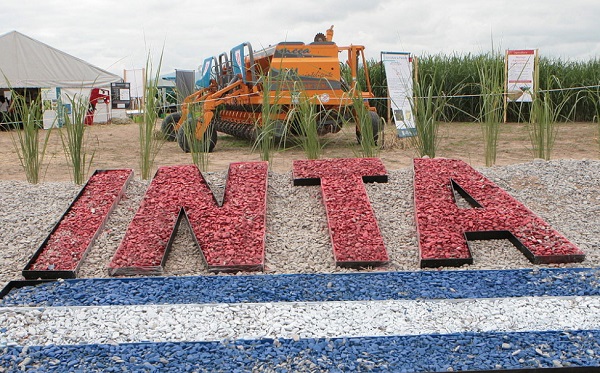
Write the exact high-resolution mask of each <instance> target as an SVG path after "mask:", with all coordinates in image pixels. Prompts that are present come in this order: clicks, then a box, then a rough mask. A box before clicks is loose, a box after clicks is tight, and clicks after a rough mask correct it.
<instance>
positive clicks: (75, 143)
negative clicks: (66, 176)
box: [60, 94, 95, 185]
mask: <svg viewBox="0 0 600 373" xmlns="http://www.w3.org/2000/svg"><path fill="white" fill-rule="evenodd" d="M67 97H68V99H69V103H70V104H71V113H70V114H69V113H68V112H67V110H63V114H64V115H63V118H64V126H63V127H62V128H61V129H60V139H61V142H62V147H63V150H64V153H65V157H66V158H67V164H68V165H69V171H70V173H71V178H72V179H73V182H74V183H75V184H78V185H81V184H83V183H84V182H85V180H86V179H87V174H88V172H89V170H90V168H91V165H92V162H93V160H94V154H95V150H94V149H90V148H89V147H88V145H89V138H88V137H87V136H86V134H87V132H86V130H85V129H86V124H85V116H86V114H87V112H88V107H89V100H88V98H87V97H84V96H82V95H81V94H78V95H74V96H72V97H71V96H67Z"/></svg>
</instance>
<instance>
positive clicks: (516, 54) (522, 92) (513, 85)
mask: <svg viewBox="0 0 600 373" xmlns="http://www.w3.org/2000/svg"><path fill="white" fill-rule="evenodd" d="M538 61H539V54H538V50H537V49H516V50H507V51H506V57H505V59H504V62H505V67H504V71H505V79H504V81H505V83H504V97H505V100H504V121H505V122H506V113H507V108H508V103H509V102H521V103H523V102H532V101H533V95H534V92H535V90H536V89H537V88H538V87H536V84H537V79H536V76H537V70H538Z"/></svg>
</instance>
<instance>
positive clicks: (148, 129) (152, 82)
mask: <svg viewBox="0 0 600 373" xmlns="http://www.w3.org/2000/svg"><path fill="white" fill-rule="evenodd" d="M162 58H163V54H162V53H161V55H160V59H159V62H158V66H157V68H156V71H155V72H154V70H153V68H154V66H153V64H152V61H151V59H150V54H148V58H147V59H146V78H145V87H144V108H143V110H144V114H143V116H142V121H141V123H139V142H140V169H141V172H142V179H144V180H148V179H150V178H151V177H152V169H153V168H154V161H155V159H156V155H157V154H158V152H159V151H160V148H161V147H162V144H163V143H164V137H163V136H157V135H156V134H155V130H154V128H155V124H156V120H157V119H158V110H159V92H158V82H159V80H160V68H161V65H162ZM153 72H154V76H153Z"/></svg>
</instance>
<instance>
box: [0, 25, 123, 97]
mask: <svg viewBox="0 0 600 373" xmlns="http://www.w3.org/2000/svg"><path fill="white" fill-rule="evenodd" d="M120 81H122V79H121V77H119V76H117V75H115V74H111V73H109V72H108V71H105V70H102V69H100V68H98V67H96V66H93V65H91V64H89V63H87V62H85V61H83V60H81V59H79V58H77V57H73V56H71V55H69V54H67V53H65V52H62V51H59V50H58V49H55V48H52V47H51V46H49V45H46V44H44V43H42V42H40V41H37V40H35V39H32V38H30V37H29V36H26V35H23V34H21V33H20V32H17V31H12V32H9V33H7V34H4V35H2V36H0V88H9V87H13V88H40V87H62V88H79V87H107V86H108V85H110V83H113V82H120Z"/></svg>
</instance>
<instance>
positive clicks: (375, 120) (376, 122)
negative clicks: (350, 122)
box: [356, 111, 383, 145]
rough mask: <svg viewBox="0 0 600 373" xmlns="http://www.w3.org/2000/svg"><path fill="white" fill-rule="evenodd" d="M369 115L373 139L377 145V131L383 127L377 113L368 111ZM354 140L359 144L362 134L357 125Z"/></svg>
mask: <svg viewBox="0 0 600 373" xmlns="http://www.w3.org/2000/svg"><path fill="white" fill-rule="evenodd" d="M369 116H370V117H371V126H372V130H373V140H375V145H377V141H378V140H379V132H381V130H382V129H383V128H382V125H381V118H380V117H379V115H377V113H375V112H372V111H370V112H369ZM356 141H358V143H359V144H360V143H362V136H361V133H360V129H359V127H358V125H357V126H356Z"/></svg>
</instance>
